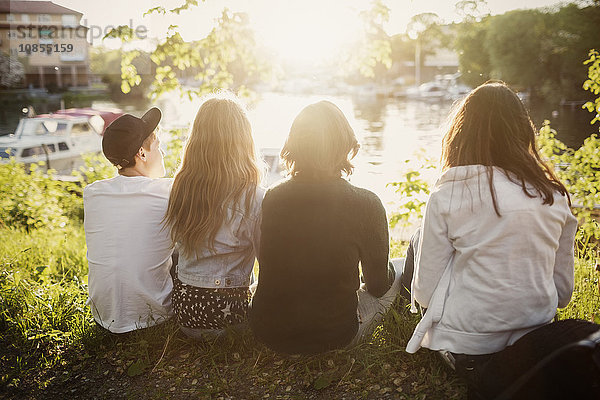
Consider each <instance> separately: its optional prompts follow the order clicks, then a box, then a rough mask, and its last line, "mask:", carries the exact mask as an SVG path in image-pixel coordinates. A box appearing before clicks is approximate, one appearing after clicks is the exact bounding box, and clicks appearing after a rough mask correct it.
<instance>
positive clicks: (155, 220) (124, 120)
mask: <svg viewBox="0 0 600 400" xmlns="http://www.w3.org/2000/svg"><path fill="white" fill-rule="evenodd" d="M160 119H161V112H160V110H159V109H158V108H152V109H150V110H149V111H148V112H147V113H146V114H144V115H143V116H142V117H141V118H137V117H135V116H133V115H130V114H125V115H122V116H121V117H119V118H118V119H116V120H115V121H113V122H112V123H111V124H110V125H109V126H108V127H107V128H106V131H105V133H104V137H103V139H102V151H103V153H104V155H105V157H106V158H107V159H108V160H109V161H110V162H111V163H112V164H113V165H115V166H116V167H117V169H118V175H117V176H115V177H114V178H111V179H104V180H100V181H96V182H94V183H92V184H90V185H88V186H86V187H85V189H84V191H83V205H84V213H85V219H84V228H85V238H86V243H87V259H88V265H89V278H88V287H89V300H88V304H89V306H90V308H91V310H92V314H93V316H94V319H95V320H96V322H97V323H98V324H99V325H100V326H102V327H103V328H105V329H107V330H109V331H110V332H113V333H125V332H129V331H132V330H135V329H139V328H147V327H150V326H153V325H155V324H158V323H160V322H163V321H165V320H166V319H168V318H170V316H171V315H172V308H171V291H172V289H173V281H172V279H171V276H170V274H169V271H170V269H171V265H172V260H171V255H172V253H173V249H172V245H171V239H170V237H169V231H168V229H164V228H163V225H162V222H161V221H162V219H163V217H164V215H165V212H166V210H167V204H168V202H169V192H170V188H171V184H172V180H171V179H166V178H162V176H164V174H165V167H164V161H163V153H162V150H161V149H160V147H159V145H160V141H159V139H158V136H157V135H156V133H155V130H156V127H157V125H158V123H159V121H160Z"/></svg>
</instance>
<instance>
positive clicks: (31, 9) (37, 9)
mask: <svg viewBox="0 0 600 400" xmlns="http://www.w3.org/2000/svg"><path fill="white" fill-rule="evenodd" d="M0 13H15V14H77V15H82V13H80V12H79V11H75V10H71V9H70V8H67V7H63V6H59V5H58V4H54V3H53V2H51V1H18V0H0Z"/></svg>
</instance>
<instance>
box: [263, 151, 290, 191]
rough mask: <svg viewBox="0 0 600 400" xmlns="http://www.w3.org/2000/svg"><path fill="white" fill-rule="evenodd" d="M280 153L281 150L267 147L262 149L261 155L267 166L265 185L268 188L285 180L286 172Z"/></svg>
mask: <svg viewBox="0 0 600 400" xmlns="http://www.w3.org/2000/svg"><path fill="white" fill-rule="evenodd" d="M280 151H281V149H277V148H274V147H265V148H261V149H260V154H261V156H262V158H263V160H264V161H265V163H266V164H267V173H266V175H265V177H264V180H263V183H264V184H265V185H266V186H271V185H272V184H274V183H275V182H277V181H279V180H281V179H283V178H285V171H284V169H283V166H282V165H281V160H280V158H279V152H280Z"/></svg>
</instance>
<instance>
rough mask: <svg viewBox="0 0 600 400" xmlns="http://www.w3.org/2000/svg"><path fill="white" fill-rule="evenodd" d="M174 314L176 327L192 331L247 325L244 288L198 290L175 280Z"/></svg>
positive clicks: (246, 303) (246, 294)
mask: <svg viewBox="0 0 600 400" xmlns="http://www.w3.org/2000/svg"><path fill="white" fill-rule="evenodd" d="M173 281H174V287H173V310H174V311H175V317H176V318H177V322H178V323H179V325H181V326H184V327H186V328H191V329H223V328H225V327H226V326H228V325H237V324H241V323H244V322H246V320H247V314H248V299H249V296H250V294H249V291H248V288H247V287H236V288H222V289H212V288H201V287H196V286H191V285H186V284H185V283H182V282H181V281H180V280H179V279H177V278H175V279H174V280H173Z"/></svg>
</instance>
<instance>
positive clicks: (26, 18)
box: [21, 14, 29, 22]
mask: <svg viewBox="0 0 600 400" xmlns="http://www.w3.org/2000/svg"><path fill="white" fill-rule="evenodd" d="M21 21H23V22H29V14H21Z"/></svg>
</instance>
